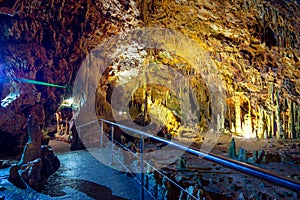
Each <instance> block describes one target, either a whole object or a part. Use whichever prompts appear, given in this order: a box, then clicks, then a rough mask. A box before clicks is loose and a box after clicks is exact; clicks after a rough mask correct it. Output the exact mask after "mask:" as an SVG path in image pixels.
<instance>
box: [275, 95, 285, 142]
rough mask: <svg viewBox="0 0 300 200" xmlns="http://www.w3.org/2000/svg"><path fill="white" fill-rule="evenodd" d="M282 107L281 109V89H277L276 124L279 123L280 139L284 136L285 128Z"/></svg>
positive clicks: (277, 136)
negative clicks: (281, 114) (282, 120)
mask: <svg viewBox="0 0 300 200" xmlns="http://www.w3.org/2000/svg"><path fill="white" fill-rule="evenodd" d="M280 113H281V109H280V89H278V90H277V91H276V121H277V123H276V125H277V133H276V138H277V139H280V138H281V137H284V134H283V129H282V123H281V116H280Z"/></svg>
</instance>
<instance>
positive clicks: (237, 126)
mask: <svg viewBox="0 0 300 200" xmlns="http://www.w3.org/2000/svg"><path fill="white" fill-rule="evenodd" d="M234 103H235V132H236V133H238V134H240V133H242V127H241V124H242V122H241V93H240V92H236V93H235V96H234Z"/></svg>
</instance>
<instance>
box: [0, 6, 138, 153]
mask: <svg viewBox="0 0 300 200" xmlns="http://www.w3.org/2000/svg"><path fill="white" fill-rule="evenodd" d="M134 6H135V5H134V2H129V1H118V0H114V1H111V0H107V1H97V0H94V1H92V0H88V1H85V0H82V1H73V0H67V1H56V0H42V1H30V0H24V1H21V3H20V5H19V8H18V10H17V11H16V13H15V15H14V16H9V15H5V14H1V15H0V43H1V46H0V49H1V55H0V66H1V82H0V84H1V88H2V90H1V91H0V97H1V99H3V98H5V97H6V96H7V95H8V94H9V93H10V92H11V91H12V90H18V91H19V93H20V94H19V98H17V99H16V100H15V101H13V102H12V103H11V104H9V105H8V106H7V107H5V108H4V107H0V118H1V120H0V131H1V134H0V144H1V146H3V145H2V143H1V142H3V141H7V138H11V137H13V136H16V137H14V138H15V140H16V141H15V142H16V143H19V142H20V141H19V139H18V138H20V135H22V136H25V133H26V131H25V126H26V120H27V117H28V115H29V114H31V115H33V116H34V117H35V121H36V123H38V124H39V125H41V126H45V125H47V123H48V121H49V120H50V119H51V117H52V115H53V114H54V113H55V112H56V110H57V109H58V107H59V105H60V103H61V102H62V100H63V99H64V98H67V97H68V96H70V95H71V93H72V91H71V90H70V89H69V88H67V89H65V88H57V87H47V86H41V85H34V84H29V83H23V82H22V81H19V80H16V79H18V78H24V79H30V80H38V81H43V82H48V83H54V84H58V85H61V86H67V85H70V86H71V85H72V83H73V82H74V79H75V77H76V72H77V71H78V68H79V67H80V65H81V63H82V60H83V59H84V58H85V56H86V55H87V54H88V52H89V50H90V49H92V48H93V47H95V46H96V45H97V44H98V43H99V42H100V41H102V40H103V38H107V37H109V36H111V35H113V34H115V33H117V32H120V31H122V30H125V29H126V28H129V27H132V26H136V24H135V22H136V20H133V19H135V17H136V15H137V14H136V9H135V8H134ZM134 9H135V10H134ZM9 141H12V140H11V139H10V140H9ZM21 143H24V142H23V141H21ZM13 146H16V145H13ZM2 150H3V151H5V149H2Z"/></svg>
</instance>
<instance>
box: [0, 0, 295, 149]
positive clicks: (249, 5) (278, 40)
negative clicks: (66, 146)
mask: <svg viewBox="0 0 300 200" xmlns="http://www.w3.org/2000/svg"><path fill="white" fill-rule="evenodd" d="M299 17H300V14H299V2H298V3H297V2H295V1H285V0H279V1H275V0H268V1H261V0H251V1H245V0H222V1H215V0H207V1H200V0H191V1H186V0H176V1H175V0H166V1H157V0H152V1H136V2H134V1H127V0H104V1H99V0H95V1H92V0H88V1H83V0H80V1H73V0H64V1H57V0H52V1H50V0H42V1H29V0H24V1H22V2H21V4H20V6H19V7H18V12H17V13H16V14H15V15H14V16H13V17H10V16H7V15H1V16H0V43H1V47H0V50H1V52H2V53H1V55H0V65H1V69H2V70H1V72H0V74H1V76H2V77H7V78H6V79H5V78H3V80H4V82H1V84H0V88H1V92H0V96H1V98H3V99H4V98H5V97H6V96H7V95H8V94H12V95H13V94H14V98H16V100H14V101H13V102H12V103H10V104H9V103H8V105H7V107H6V108H2V107H1V108H0V118H1V119H2V120H0V130H1V135H0V144H1V145H0V151H9V152H15V153H16V152H18V151H19V150H20V149H21V148H17V147H20V146H22V145H24V144H25V142H24V141H25V130H24V128H25V126H24V125H25V123H26V118H27V116H28V115H29V114H31V115H33V116H34V117H35V118H36V120H37V122H38V124H39V125H41V126H46V125H47V124H48V120H50V119H51V116H52V114H53V113H54V112H55V111H56V110H57V108H58V106H59V104H60V103H61V102H62V99H63V98H66V97H67V96H69V95H70V91H69V89H68V88H65V89H64V88H56V87H46V86H41V85H33V84H29V83H21V81H22V80H20V79H19V78H25V79H33V80H37V81H44V82H49V83H55V84H59V85H63V86H64V85H72V83H73V81H74V79H75V77H76V72H77V70H78V68H79V67H80V64H81V62H82V60H83V59H84V58H85V56H86V55H87V54H88V52H89V51H90V50H91V49H92V48H93V47H95V46H96V45H97V44H99V43H100V42H102V41H105V40H106V39H107V38H108V37H109V36H112V35H114V34H116V33H119V32H121V31H124V30H129V29H132V28H137V27H142V26H144V25H147V26H155V27H166V28H170V29H172V30H175V31H179V32H181V33H183V34H185V35H187V36H189V37H190V38H192V39H194V40H195V41H196V42H197V43H199V45H200V46H202V47H203V48H204V49H205V50H206V51H207V52H208V53H209V55H210V56H211V58H212V59H213V62H214V63H215V64H216V65H217V66H218V70H219V72H220V74H221V76H222V78H223V81H224V85H223V87H224V89H225V91H226V95H227V99H226V102H227V106H228V109H227V112H226V116H225V122H226V128H228V129H230V130H231V129H233V131H232V132H239V131H237V130H239V128H240V126H242V125H243V127H248V128H249V127H251V128H250V129H251V130H255V131H253V134H254V135H257V136H258V137H271V136H275V137H278V138H279V137H286V138H295V137H297V134H299V130H300V128H299V126H300V121H299V120H296V119H299V110H300V109H299V103H300V102H299V93H300V82H299V80H300V79H299V76H300V72H299V68H300V67H299V66H300V59H299V58H300V53H299V48H300V47H299V38H300V37H299V33H300V30H299V27H300V24H299V23H300V22H299ZM183 48H187V47H183ZM142 51H144V50H141V51H140V52H137V53H136V54H134V55H130V54H128V53H127V57H129V60H130V59H131V61H137V63H136V66H140V63H139V61H142V60H139V58H143V56H145V54H143V53H142ZM148 53H149V52H148V51H146V54H148ZM159 53H160V52H157V54H154V55H155V57H156V59H157V60H159V61H160V62H161V63H163V64H168V65H169V66H171V67H172V66H177V68H175V69H176V70H178V69H179V68H180V67H178V66H180V64H183V63H184V62H183V61H182V59H179V60H178V59H177V58H176V59H174V57H173V58H172V59H164V58H159ZM166 53H170V52H166ZM137 55H138V56H137ZM171 55H172V54H171ZM133 57H134V58H133ZM123 58H125V59H126V55H125V57H123ZM129 63H131V62H129ZM134 65H135V64H134ZM134 65H126V64H124V63H123V62H122V61H120V60H119V61H115V65H114V66H115V67H117V66H121V67H123V68H120V70H119V71H120V74H122V73H121V72H124V71H126V70H128V66H130V67H132V66H134ZM185 66H186V67H189V66H188V65H185ZM191 71H192V69H188V70H187V73H186V74H189V73H190V72H191ZM109 72H110V71H109V70H107V71H106V72H105V73H107V75H105V76H104V78H103V79H102V80H100V83H99V89H98V94H97V97H96V98H97V105H96V108H97V112H98V114H99V116H102V117H106V116H108V117H107V118H109V119H110V118H111V117H112V116H111V108H110V102H109V98H107V96H108V94H109V89H108V88H109V87H108V83H109V82H110V81H111V80H108V78H109V77H108V73H109ZM186 74H185V73H183V75H185V76H186ZM119 77H121V76H119ZM193 77H194V80H198V79H197V75H196V76H193ZM191 81H193V79H191ZM194 82H195V81H194ZM194 86H195V87H194V88H196V90H198V92H197V95H199V96H198V97H199V102H200V104H201V106H202V107H203V110H202V113H201V115H202V119H203V120H202V127H203V128H205V126H206V125H207V121H206V120H210V117H211V116H210V112H209V110H210V107H209V106H210V105H209V104H210V103H209V102H211V101H213V98H212V97H208V95H207V93H206V89H205V87H201V86H203V84H200V85H197V84H195V85H194ZM236 92H242V93H241V98H240V102H239V103H240V105H238V107H241V116H240V117H241V121H240V122H239V121H235V116H234V113H235V112H237V111H236V110H235V107H236V104H237V102H236V100H235V96H236ZM18 96H19V97H18ZM205 102H206V103H205ZM249 104H250V106H249ZM291 113H292V114H291ZM249 119H250V120H249ZM275 121H276V122H275ZM248 122H249V123H248ZM250 122H251V123H250ZM239 123H240V124H239ZM247 124H248V125H247ZM272 124H273V125H272ZM274 124H277V125H274ZM276 126H277V127H279V128H277V129H276V128H275V127H276ZM293 127H295V128H293ZM243 130H245V128H244V129H243ZM250 132H251V131H250ZM265 132H266V133H265ZM274 132H278V133H274ZM296 133H297V134H296ZM265 135H267V136H265ZM16 138H17V139H16ZM20 138H21V139H20ZM5 143H10V144H12V145H10V146H6V145H5Z"/></svg>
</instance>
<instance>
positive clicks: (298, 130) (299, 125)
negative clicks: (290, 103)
mask: <svg viewBox="0 0 300 200" xmlns="http://www.w3.org/2000/svg"><path fill="white" fill-rule="evenodd" d="M296 108H297V116H296V119H297V125H296V136H297V138H299V137H300V107H299V106H298V107H297V106H296Z"/></svg>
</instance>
